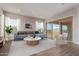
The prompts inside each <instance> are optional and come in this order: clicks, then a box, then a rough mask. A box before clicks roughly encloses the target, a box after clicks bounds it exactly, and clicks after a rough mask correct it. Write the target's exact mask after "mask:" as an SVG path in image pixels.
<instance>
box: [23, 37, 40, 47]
mask: <svg viewBox="0 0 79 59" xmlns="http://www.w3.org/2000/svg"><path fill="white" fill-rule="evenodd" d="M40 39H41V38H40V37H36V38H33V37H25V38H24V41H26V44H27V45H31V46H34V45H38V44H39V40H40Z"/></svg>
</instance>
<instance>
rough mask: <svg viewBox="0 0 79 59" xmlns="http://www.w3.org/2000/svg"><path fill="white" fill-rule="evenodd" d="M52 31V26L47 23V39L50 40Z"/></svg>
mask: <svg viewBox="0 0 79 59" xmlns="http://www.w3.org/2000/svg"><path fill="white" fill-rule="evenodd" d="M52 29H53V24H52V23H47V37H48V38H52Z"/></svg>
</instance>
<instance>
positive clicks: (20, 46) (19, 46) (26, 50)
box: [8, 39, 55, 56]
mask: <svg viewBox="0 0 79 59" xmlns="http://www.w3.org/2000/svg"><path fill="white" fill-rule="evenodd" d="M52 47H55V40H51V39H46V40H40V41H39V45H36V46H29V45H27V44H26V42H25V41H13V42H12V44H11V48H10V51H9V54H8V55H9V56H30V55H32V54H35V53H38V52H41V51H44V50H47V49H50V48H52Z"/></svg>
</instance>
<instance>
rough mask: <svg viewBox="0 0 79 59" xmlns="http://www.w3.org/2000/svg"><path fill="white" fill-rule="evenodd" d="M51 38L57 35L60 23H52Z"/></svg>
mask: <svg viewBox="0 0 79 59" xmlns="http://www.w3.org/2000/svg"><path fill="white" fill-rule="evenodd" d="M52 31H53V32H52V34H53V36H52V37H53V39H55V38H56V37H58V36H59V35H60V25H59V24H55V23H53V29H52Z"/></svg>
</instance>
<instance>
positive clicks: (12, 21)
mask: <svg viewBox="0 0 79 59" xmlns="http://www.w3.org/2000/svg"><path fill="white" fill-rule="evenodd" d="M9 25H11V26H12V27H13V30H14V31H17V30H18V27H19V18H10V17H6V20H5V26H9Z"/></svg>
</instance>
